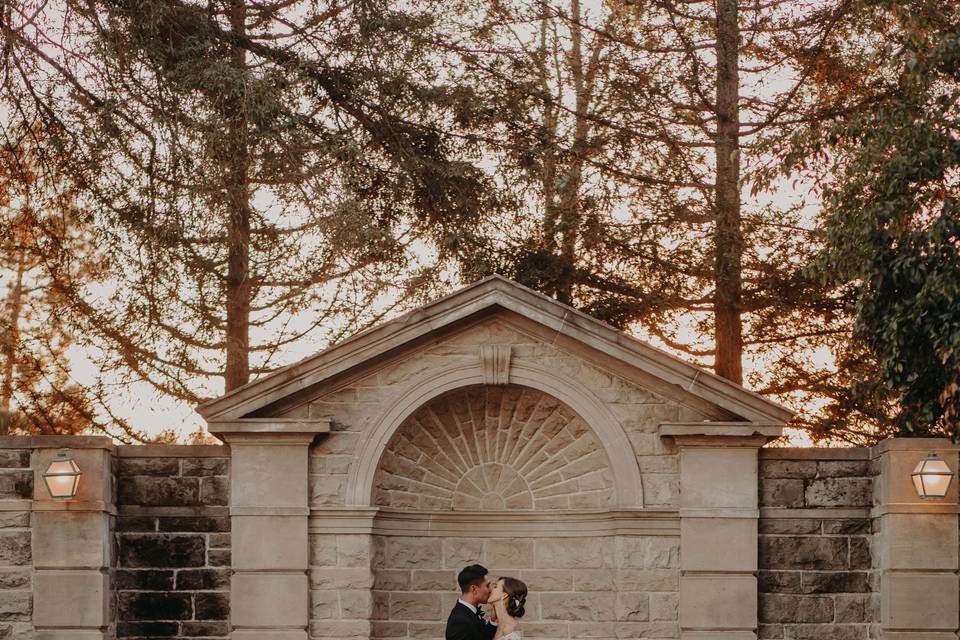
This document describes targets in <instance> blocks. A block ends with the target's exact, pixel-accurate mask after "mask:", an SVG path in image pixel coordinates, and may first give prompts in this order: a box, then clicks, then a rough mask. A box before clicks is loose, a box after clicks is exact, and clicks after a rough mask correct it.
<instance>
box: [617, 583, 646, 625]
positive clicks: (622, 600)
mask: <svg viewBox="0 0 960 640" xmlns="http://www.w3.org/2000/svg"><path fill="white" fill-rule="evenodd" d="M649 619H650V596H649V595H647V594H646V593H644V592H642V591H622V592H620V593H618V594H617V620H621V621H631V622H645V621H647V620H649Z"/></svg>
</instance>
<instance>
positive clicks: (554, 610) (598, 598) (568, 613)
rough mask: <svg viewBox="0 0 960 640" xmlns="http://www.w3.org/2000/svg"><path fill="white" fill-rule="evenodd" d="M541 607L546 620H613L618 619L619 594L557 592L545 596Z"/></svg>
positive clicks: (542, 615)
mask: <svg viewBox="0 0 960 640" xmlns="http://www.w3.org/2000/svg"><path fill="white" fill-rule="evenodd" d="M637 606H638V607H640V606H643V605H639V604H638V605H637ZM540 608H541V617H542V618H543V619H544V620H570V621H601V620H609V621H612V620H616V619H617V594H615V593H557V594H553V595H552V596H551V597H548V598H544V599H543V600H542V601H541V603H540ZM643 609H644V611H646V607H645V606H644V607H643ZM624 613H626V608H625V609H624Z"/></svg>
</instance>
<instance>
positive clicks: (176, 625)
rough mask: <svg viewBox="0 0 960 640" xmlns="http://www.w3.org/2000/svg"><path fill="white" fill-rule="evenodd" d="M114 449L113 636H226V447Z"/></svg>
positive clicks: (227, 599)
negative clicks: (114, 607)
mask: <svg viewBox="0 0 960 640" xmlns="http://www.w3.org/2000/svg"><path fill="white" fill-rule="evenodd" d="M118 453H119V456H118V459H117V489H118V491H117V494H118V495H117V510H118V516H117V521H116V528H115V532H116V533H115V543H116V569H115V574H114V586H115V589H116V598H117V637H118V638H137V639H138V640H145V639H147V638H178V639H186V638H228V637H229V635H230V630H229V627H228V622H227V621H228V619H229V615H230V597H229V596H230V518H229V514H228V504H229V495H228V487H229V482H228V480H229V469H230V459H229V457H228V451H227V450H226V449H225V448H224V447H217V446H168V447H157V446H146V447H120V448H119V450H118ZM264 542H265V543H268V541H264Z"/></svg>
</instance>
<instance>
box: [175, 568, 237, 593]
mask: <svg viewBox="0 0 960 640" xmlns="http://www.w3.org/2000/svg"><path fill="white" fill-rule="evenodd" d="M229 587H230V570H229V569H181V570H179V571H177V584H176V587H175V588H176V589H177V590H180V591H188V590H195V591H196V590H200V591H215V590H218V589H228V588H229Z"/></svg>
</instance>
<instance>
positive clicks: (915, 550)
mask: <svg viewBox="0 0 960 640" xmlns="http://www.w3.org/2000/svg"><path fill="white" fill-rule="evenodd" d="M882 527H883V538H882V539H883V543H882V544H880V545H878V547H879V549H878V551H879V563H880V567H881V568H883V569H913V570H919V569H947V570H951V569H954V570H955V569H956V568H957V551H958V545H960V539H958V535H957V533H958V531H957V516H956V514H948V513H889V514H886V515H885V516H883V518H882Z"/></svg>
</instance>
